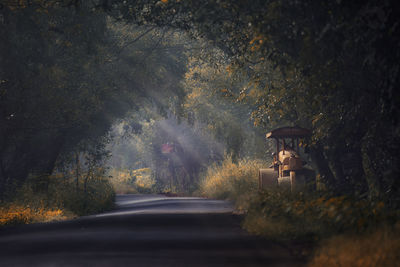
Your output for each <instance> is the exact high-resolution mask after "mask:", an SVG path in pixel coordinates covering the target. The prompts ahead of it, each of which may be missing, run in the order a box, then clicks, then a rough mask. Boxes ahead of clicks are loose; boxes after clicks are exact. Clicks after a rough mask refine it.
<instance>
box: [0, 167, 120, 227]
mask: <svg viewBox="0 0 400 267" xmlns="http://www.w3.org/2000/svg"><path fill="white" fill-rule="evenodd" d="M114 197H115V193H114V190H113V188H112V186H111V184H110V183H109V182H108V180H107V179H106V178H105V177H102V176H96V177H91V179H88V180H87V181H86V182H85V181H84V180H83V179H81V180H80V181H79V183H78V186H77V184H76V180H75V179H73V178H71V177H67V176H65V175H62V174H57V175H52V176H31V177H30V178H29V179H28V180H27V181H26V182H25V183H24V185H23V186H22V187H21V188H20V189H18V190H17V192H16V193H15V194H14V196H13V197H12V198H10V199H8V200H6V201H4V202H2V203H0V226H1V225H10V224H25V223H34V222H47V221H52V220H64V219H70V218H74V217H76V216H81V215H87V214H93V213H98V212H102V211H105V210H108V209H110V208H112V207H113V205H114Z"/></svg>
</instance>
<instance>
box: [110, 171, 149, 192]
mask: <svg viewBox="0 0 400 267" xmlns="http://www.w3.org/2000/svg"><path fill="white" fill-rule="evenodd" d="M109 174H110V176H112V178H111V179H110V182H111V184H112V186H113V188H114V190H115V192H116V193H117V194H134V193H151V192H153V191H154V190H155V188H154V187H155V179H154V177H153V176H152V173H151V169H149V168H142V169H136V170H126V169H124V170H117V169H111V170H110V171H109Z"/></svg>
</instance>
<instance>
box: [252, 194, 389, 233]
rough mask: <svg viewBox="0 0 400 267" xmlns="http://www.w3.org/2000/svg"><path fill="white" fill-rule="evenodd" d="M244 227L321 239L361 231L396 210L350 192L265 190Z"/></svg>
mask: <svg viewBox="0 0 400 267" xmlns="http://www.w3.org/2000/svg"><path fill="white" fill-rule="evenodd" d="M250 207H251V208H250V209H249V212H248V214H247V217H246V219H245V222H244V227H245V228H246V229H247V230H248V231H250V232H253V233H256V234H261V235H265V236H268V237H270V238H277V239H278V238H279V239H282V238H284V239H312V240H315V239H320V238H325V237H329V236H332V235H336V234H341V233H346V232H351V233H362V232H365V231H366V230H368V229H371V228H374V227H377V226H379V225H380V224H381V223H382V222H394V221H396V218H397V214H396V213H395V212H390V211H389V210H387V209H386V208H385V205H384V203H383V202H371V201H369V200H368V199H356V198H354V197H353V198H352V197H349V196H328V195H323V194H317V193H314V194H303V193H299V194H293V193H291V192H288V191H277V190H271V191H264V192H263V193H260V194H259V195H258V196H257V197H256V198H254V199H253V200H252V203H251V204H250Z"/></svg>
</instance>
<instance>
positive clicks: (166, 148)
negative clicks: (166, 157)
mask: <svg viewBox="0 0 400 267" xmlns="http://www.w3.org/2000/svg"><path fill="white" fill-rule="evenodd" d="M173 151H174V146H173V145H170V144H162V145H161V153H163V154H169V153H171V152H173Z"/></svg>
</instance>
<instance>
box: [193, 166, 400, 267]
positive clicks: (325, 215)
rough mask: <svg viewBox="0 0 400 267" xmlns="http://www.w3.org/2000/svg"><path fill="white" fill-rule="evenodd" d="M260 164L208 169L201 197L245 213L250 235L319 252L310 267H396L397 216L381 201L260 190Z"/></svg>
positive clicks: (399, 246)
mask: <svg viewBox="0 0 400 267" xmlns="http://www.w3.org/2000/svg"><path fill="white" fill-rule="evenodd" d="M261 167H265V164H264V165H263V164H262V162H260V161H254V160H241V161H240V162H239V163H238V164H233V163H232V161H231V160H230V159H229V158H228V159H225V161H224V162H223V163H222V164H221V165H213V166H211V167H209V169H208V171H207V172H206V173H205V175H204V177H203V180H202V182H201V185H200V192H201V194H202V195H203V196H207V197H212V198H219V199H229V200H231V201H233V202H234V203H235V205H236V207H237V208H238V209H239V211H241V212H242V213H244V214H245V216H244V222H243V227H244V228H245V229H246V230H247V231H249V232H250V233H253V234H257V235H262V236H265V237H267V238H269V239H272V240H276V241H280V242H282V241H283V242H286V241H296V242H305V243H307V244H310V242H311V243H313V244H315V246H316V247H317V249H316V251H314V253H311V254H309V255H307V256H308V257H310V258H309V259H310V266H312V267H316V266H327V267H329V266H395V265H396V264H397V263H398V262H400V259H399V256H398V251H399V249H400V238H399V237H400V223H399V219H398V218H399V217H400V213H399V212H398V211H396V210H393V209H390V208H388V207H386V206H385V204H384V202H382V201H372V200H370V199H368V198H356V197H352V196H346V195H342V196H337V195H336V196H335V195H331V194H328V193H326V192H312V193H303V192H298V193H292V192H290V191H289V190H287V189H276V188H275V189H271V190H265V191H262V192H260V191H259V190H258V169H259V168H261Z"/></svg>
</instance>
